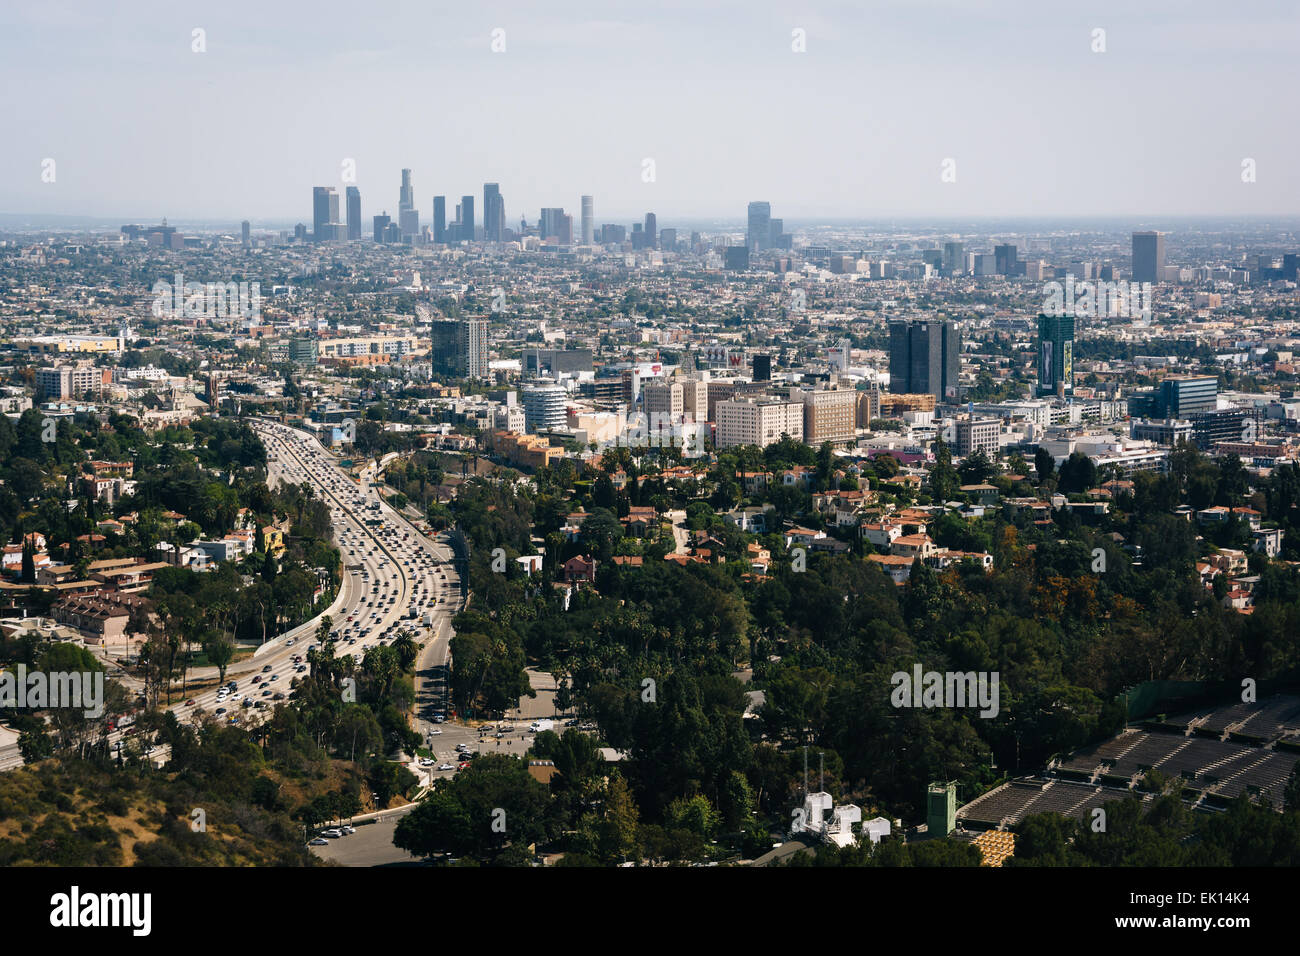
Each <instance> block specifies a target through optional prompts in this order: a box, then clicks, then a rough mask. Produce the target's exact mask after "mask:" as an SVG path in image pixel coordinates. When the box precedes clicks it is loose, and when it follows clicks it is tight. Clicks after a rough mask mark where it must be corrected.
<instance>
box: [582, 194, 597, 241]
mask: <svg viewBox="0 0 1300 956" xmlns="http://www.w3.org/2000/svg"><path fill="white" fill-rule="evenodd" d="M595 238H596V212H595V206H594V205H593V203H592V199H591V197H590V196H583V197H582V244H583V245H584V246H589V245H591V243H592V241H593V240H594V239H595Z"/></svg>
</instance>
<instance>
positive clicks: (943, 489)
mask: <svg viewBox="0 0 1300 956" xmlns="http://www.w3.org/2000/svg"><path fill="white" fill-rule="evenodd" d="M930 493H931V495H933V497H934V499H935V500H936V501H941V502H942V501H950V500H952V499H953V498H954V497H955V496H956V494H957V469H955V468H954V467H953V466H952V451H951V450H950V449H949V448H948V444H947V442H945V441H944V440H943V439H942V438H936V439H935V441H934V465H933V467H931V468H930Z"/></svg>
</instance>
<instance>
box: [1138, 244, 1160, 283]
mask: <svg viewBox="0 0 1300 956" xmlns="http://www.w3.org/2000/svg"><path fill="white" fill-rule="evenodd" d="M1164 271H1165V236H1164V233H1162V232H1135V233H1133V281H1134V282H1159V281H1161V280H1162V279H1163V278H1164Z"/></svg>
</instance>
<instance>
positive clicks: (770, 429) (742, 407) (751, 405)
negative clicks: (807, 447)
mask: <svg viewBox="0 0 1300 956" xmlns="http://www.w3.org/2000/svg"><path fill="white" fill-rule="evenodd" d="M717 414H718V422H717V425H718V447H719V448H732V447H734V446H736V445H758V446H759V447H760V448H765V447H767V446H768V445H772V444H775V443H776V442H778V441H780V440H781V436H782V435H789V436H790V437H791V438H793V439H795V441H803V414H804V405H803V402H783V401H779V400H769V401H735V400H730V401H724V402H719V403H718V413H717Z"/></svg>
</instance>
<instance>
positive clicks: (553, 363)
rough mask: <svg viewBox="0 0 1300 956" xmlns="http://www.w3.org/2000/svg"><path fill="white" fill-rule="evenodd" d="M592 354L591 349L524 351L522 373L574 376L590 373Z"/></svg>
mask: <svg viewBox="0 0 1300 956" xmlns="http://www.w3.org/2000/svg"><path fill="white" fill-rule="evenodd" d="M592 360H593V353H592V351H591V349H540V348H526V349H524V373H525V374H530V373H531V374H533V375H543V376H545V375H552V376H558V375H563V374H568V375H574V374H577V373H579V372H590V371H592V369H593V365H592Z"/></svg>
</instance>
